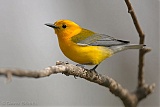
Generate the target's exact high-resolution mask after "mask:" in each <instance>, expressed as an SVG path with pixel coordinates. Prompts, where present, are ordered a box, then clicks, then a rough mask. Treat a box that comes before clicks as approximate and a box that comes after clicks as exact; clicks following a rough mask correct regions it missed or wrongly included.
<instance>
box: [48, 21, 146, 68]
mask: <svg viewBox="0 0 160 107" xmlns="http://www.w3.org/2000/svg"><path fill="white" fill-rule="evenodd" d="M45 25H46V26H48V27H51V28H53V29H54V31H55V34H56V35H57V37H58V42H59V47H60V49H61V51H62V53H63V54H64V55H65V56H66V57H68V58H69V59H70V60H72V61H74V62H76V63H78V65H95V66H94V67H93V68H92V69H91V70H93V71H96V68H97V67H98V65H99V64H100V63H101V62H102V61H103V60H105V59H106V58H109V57H111V56H112V55H114V54H116V53H118V52H121V51H124V50H127V49H142V48H144V46H145V45H143V44H130V41H127V40H121V39H116V38H114V37H112V36H109V35H106V34H100V33H96V32H94V31H91V30H88V29H85V28H82V27H81V26H79V25H78V24H76V23H75V22H73V21H71V20H67V19H61V20H58V21H56V22H55V23H46V24H45Z"/></svg>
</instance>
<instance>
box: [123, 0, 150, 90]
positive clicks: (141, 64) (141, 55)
mask: <svg viewBox="0 0 160 107" xmlns="http://www.w3.org/2000/svg"><path fill="white" fill-rule="evenodd" d="M125 2H126V5H127V7H128V12H129V13H130V15H131V17H132V19H133V22H134V25H135V28H136V30H137V32H138V34H139V38H140V41H139V44H144V40H145V34H144V32H143V31H142V29H141V27H140V24H139V22H138V20H137V17H136V14H135V12H134V9H133V7H132V5H131V3H130V1H129V0H125ZM149 51H151V50H150V49H146V48H144V49H140V50H139V69H138V87H141V86H142V85H143V84H144V83H145V80H144V55H145V53H147V52H149Z"/></svg>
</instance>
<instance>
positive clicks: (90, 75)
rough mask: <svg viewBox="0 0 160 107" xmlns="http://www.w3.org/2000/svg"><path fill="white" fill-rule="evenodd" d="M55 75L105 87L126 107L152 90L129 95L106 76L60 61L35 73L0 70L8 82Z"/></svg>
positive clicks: (146, 87)
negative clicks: (83, 80)
mask: <svg viewBox="0 0 160 107" xmlns="http://www.w3.org/2000/svg"><path fill="white" fill-rule="evenodd" d="M57 73H62V74H65V75H66V76H69V75H73V76H76V77H80V78H83V79H86V80H88V81H90V82H94V83H97V84H99V85H101V86H104V87H107V88H109V90H110V92H112V93H113V94H114V95H115V96H118V97H119V98H120V99H121V100H122V101H123V103H124V104H125V105H126V107H135V106H132V105H137V103H138V101H139V100H141V99H142V98H145V97H146V96H147V95H148V94H150V93H151V92H152V90H153V88H154V85H150V86H145V87H143V88H139V89H137V90H136V91H135V92H133V93H131V92H129V91H128V90H127V89H125V88H123V87H122V86H121V85H120V84H119V83H118V82H116V81H115V80H114V79H112V78H110V77H108V76H106V75H101V74H97V73H95V72H92V71H90V70H87V69H84V68H81V67H78V66H75V65H72V64H68V63H64V62H61V61H58V62H57V63H56V66H50V67H47V68H45V69H42V70H35V71H32V70H21V69H5V68H1V69H0V75H1V76H2V75H3V76H6V77H7V79H8V80H11V77H12V76H17V77H30V78H42V77H47V76H50V75H52V74H57Z"/></svg>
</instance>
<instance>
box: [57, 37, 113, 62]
mask: <svg viewBox="0 0 160 107" xmlns="http://www.w3.org/2000/svg"><path fill="white" fill-rule="evenodd" d="M58 40H59V46H60V49H61V50H62V52H63V54H64V55H65V56H66V57H68V58H69V59H71V60H72V61H74V62H77V63H80V64H89V65H96V64H99V63H100V62H102V61H103V60H104V59H106V58H108V57H110V56H111V55H112V54H113V52H112V51H111V50H110V49H108V48H106V47H102V46H80V45H77V44H76V43H74V42H72V41H71V40H70V39H60V38H59V39H58Z"/></svg>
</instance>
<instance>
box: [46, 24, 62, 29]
mask: <svg viewBox="0 0 160 107" xmlns="http://www.w3.org/2000/svg"><path fill="white" fill-rule="evenodd" d="M45 25H46V26H49V27H51V28H59V27H58V26H55V25H54V24H51V23H47V24H45Z"/></svg>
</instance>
